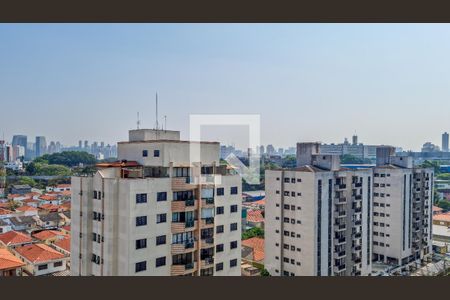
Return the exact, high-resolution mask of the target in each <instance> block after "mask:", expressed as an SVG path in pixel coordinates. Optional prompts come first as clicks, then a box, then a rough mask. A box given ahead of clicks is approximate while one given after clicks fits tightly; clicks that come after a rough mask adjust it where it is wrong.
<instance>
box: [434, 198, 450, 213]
mask: <svg viewBox="0 0 450 300" xmlns="http://www.w3.org/2000/svg"><path fill="white" fill-rule="evenodd" d="M436 206H438V207H440V208H442V209H443V210H445V211H447V210H450V201H447V200H439V201H438V202H437V203H436Z"/></svg>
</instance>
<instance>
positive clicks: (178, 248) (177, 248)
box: [171, 241, 197, 255]
mask: <svg viewBox="0 0 450 300" xmlns="http://www.w3.org/2000/svg"><path fill="white" fill-rule="evenodd" d="M195 249H197V242H196V241H189V242H188V241H186V242H184V243H181V244H172V249H171V250H172V255H175V254H185V253H189V252H192V251H194V250H195Z"/></svg>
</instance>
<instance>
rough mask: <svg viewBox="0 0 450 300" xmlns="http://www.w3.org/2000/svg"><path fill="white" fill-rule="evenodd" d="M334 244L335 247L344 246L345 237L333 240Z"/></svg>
mask: <svg viewBox="0 0 450 300" xmlns="http://www.w3.org/2000/svg"><path fill="white" fill-rule="evenodd" d="M334 244H335V245H342V244H345V236H344V237H340V238H334Z"/></svg>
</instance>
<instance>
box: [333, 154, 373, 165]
mask: <svg viewBox="0 0 450 300" xmlns="http://www.w3.org/2000/svg"><path fill="white" fill-rule="evenodd" d="M341 163H342V164H371V163H372V161H371V160H370V159H368V158H364V159H363V158H359V157H356V156H353V155H351V154H344V155H341Z"/></svg>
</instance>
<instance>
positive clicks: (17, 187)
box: [11, 184, 31, 195]
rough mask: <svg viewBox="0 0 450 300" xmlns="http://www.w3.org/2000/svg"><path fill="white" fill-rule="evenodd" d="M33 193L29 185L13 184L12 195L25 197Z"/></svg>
mask: <svg viewBox="0 0 450 300" xmlns="http://www.w3.org/2000/svg"><path fill="white" fill-rule="evenodd" d="M27 193H31V186H29V185H28V184H13V185H12V187H11V194H19V195H25V194H27Z"/></svg>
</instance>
